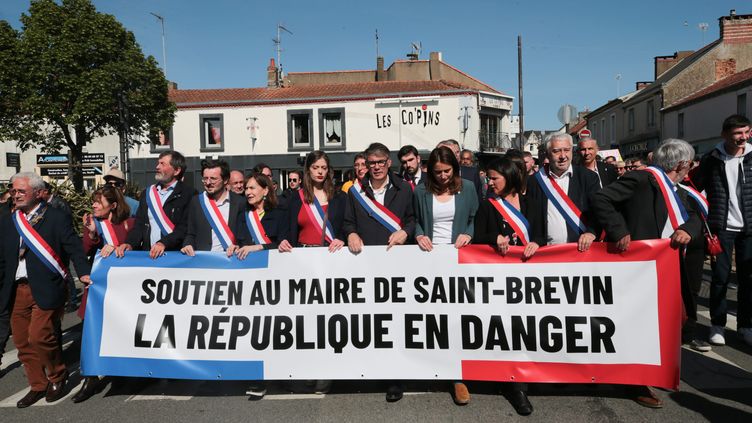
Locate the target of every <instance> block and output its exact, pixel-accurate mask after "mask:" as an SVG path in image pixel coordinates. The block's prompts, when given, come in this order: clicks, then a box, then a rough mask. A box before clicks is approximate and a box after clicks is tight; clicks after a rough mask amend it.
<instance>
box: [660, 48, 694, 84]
mask: <svg viewBox="0 0 752 423" xmlns="http://www.w3.org/2000/svg"><path fill="white" fill-rule="evenodd" d="M692 53H694V51H692V50H685V51H678V52H676V53H674V55H673V56H656V57H655V58H654V59H653V60H654V63H655V79H658V77H659V76H661V75H663V74H664V73H665V72H666V71H668V70H669V69H671V68H673V67H674V65H676V64H677V63H679V62H680V61H681V60H682V59H684V58H685V57H687V56H691V55H692Z"/></svg>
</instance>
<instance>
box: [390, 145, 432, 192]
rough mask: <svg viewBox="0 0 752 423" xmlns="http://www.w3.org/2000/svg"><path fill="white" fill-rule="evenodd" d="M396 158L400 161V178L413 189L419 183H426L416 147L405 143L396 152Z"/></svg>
mask: <svg viewBox="0 0 752 423" xmlns="http://www.w3.org/2000/svg"><path fill="white" fill-rule="evenodd" d="M397 159H399V161H400V165H401V172H400V176H401V177H402V179H404V180H405V181H407V182H408V183H409V184H410V187H411V188H412V189H415V187H416V186H418V185H419V184H424V183H426V174H425V173H423V171H422V170H421V169H420V154H418V149H417V148H415V146H412V145H406V146H403V147H402V148H400V149H399V151H398V152H397Z"/></svg>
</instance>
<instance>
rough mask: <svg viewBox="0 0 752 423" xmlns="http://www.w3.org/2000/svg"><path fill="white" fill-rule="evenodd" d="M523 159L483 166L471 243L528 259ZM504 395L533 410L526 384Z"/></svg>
mask: <svg viewBox="0 0 752 423" xmlns="http://www.w3.org/2000/svg"><path fill="white" fill-rule="evenodd" d="M524 166H525V163H524V161H519V162H518V161H516V160H515V159H512V158H509V157H503V158H500V159H496V160H493V161H492V162H491V163H489V164H488V166H487V167H486V176H487V177H488V199H487V200H485V201H482V202H481V204H480V207H478V214H477V215H476V216H475V235H474V236H473V243H474V244H488V245H491V246H492V247H493V248H495V249H496V250H497V251H498V252H499V254H502V255H505V254H506V253H507V252H508V251H509V247H511V246H519V247H524V250H523V257H524V258H526V259H527V258H530V257H532V256H533V254H535V252H536V251H537V250H538V243H536V242H535V241H533V240H532V239H531V237H530V236H531V235H530V223H529V221H528V216H527V203H526V201H525V198H524V197H523V196H522V195H521V191H522V188H523V187H524V183H523V181H524V180H525V174H524V169H525V168H524ZM505 385H506V386H507V389H506V392H505V393H506V395H507V398H508V399H509V402H510V403H511V404H512V406H513V407H514V409H515V410H516V411H517V413H518V414H520V415H528V414H530V413H532V412H533V406H532V404H530V400H528V398H527V384H524V383H516V382H513V383H509V384H505Z"/></svg>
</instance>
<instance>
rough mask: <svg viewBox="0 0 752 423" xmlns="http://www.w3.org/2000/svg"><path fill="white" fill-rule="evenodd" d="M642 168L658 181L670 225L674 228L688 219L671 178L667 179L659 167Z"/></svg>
mask: <svg viewBox="0 0 752 423" xmlns="http://www.w3.org/2000/svg"><path fill="white" fill-rule="evenodd" d="M643 170H645V171H647V172H650V173H651V174H653V177H655V180H656V182H658V187H659V188H660V189H661V193H662V194H663V201H664V202H665V203H666V210H668V219H669V220H670V221H671V227H672V228H674V230H676V229H677V228H678V227H679V226H680V225H682V224H684V222H686V221H687V219H689V215H688V214H687V210H686V209H685V208H684V204H682V202H681V199H680V198H679V194H678V193H677V192H676V190H674V186H673V184H672V183H671V180H670V179H668V176H666V173H665V172H664V171H663V170H662V169H661V168H658V167H655V166H648V167H647V168H645V169H643Z"/></svg>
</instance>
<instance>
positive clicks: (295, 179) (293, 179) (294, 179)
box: [288, 178, 298, 182]
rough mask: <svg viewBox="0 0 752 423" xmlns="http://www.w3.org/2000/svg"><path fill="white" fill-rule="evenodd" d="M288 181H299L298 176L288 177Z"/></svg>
mask: <svg viewBox="0 0 752 423" xmlns="http://www.w3.org/2000/svg"><path fill="white" fill-rule="evenodd" d="M288 181H290V182H298V178H290V179H288Z"/></svg>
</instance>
